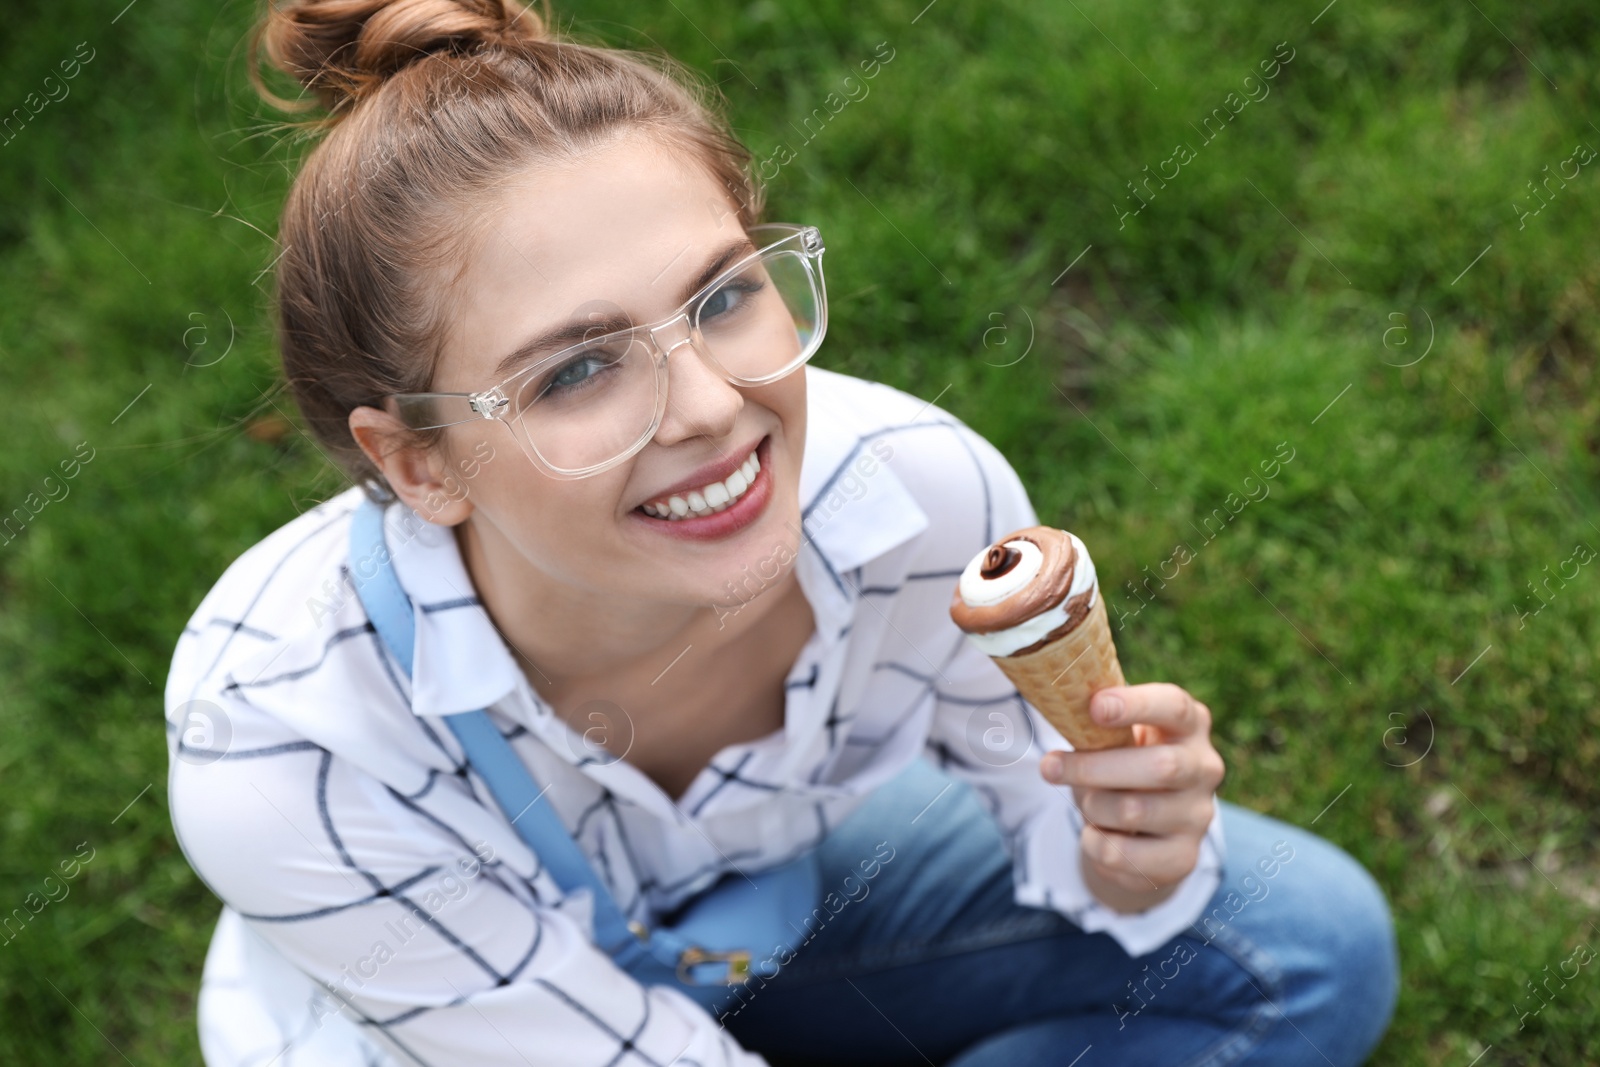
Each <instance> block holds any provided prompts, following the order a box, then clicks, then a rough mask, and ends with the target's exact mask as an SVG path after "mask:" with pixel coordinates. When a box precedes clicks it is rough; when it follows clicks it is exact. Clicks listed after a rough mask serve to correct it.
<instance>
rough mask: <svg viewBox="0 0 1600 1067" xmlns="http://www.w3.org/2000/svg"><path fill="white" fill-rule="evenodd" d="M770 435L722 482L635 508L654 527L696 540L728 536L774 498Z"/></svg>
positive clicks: (670, 495)
mask: <svg viewBox="0 0 1600 1067" xmlns="http://www.w3.org/2000/svg"><path fill="white" fill-rule="evenodd" d="M771 441H772V439H771V438H770V437H763V438H762V439H761V441H760V442H759V443H758V444H757V445H756V447H755V448H753V449H752V450H751V451H750V454H749V455H748V456H746V457H745V459H744V461H743V462H742V463H740V464H739V466H738V467H737V468H735V469H734V471H733V473H732V474H730V475H728V476H727V477H726V478H724V479H722V480H721V481H718V482H710V483H708V484H706V485H702V486H697V487H696V488H694V489H690V490H685V491H681V492H678V493H673V494H669V495H667V496H662V497H658V498H656V499H655V500H651V501H648V502H646V503H644V504H641V505H639V506H638V507H637V508H634V509H633V511H632V514H633V515H635V516H637V517H638V518H640V519H642V520H643V521H644V522H646V523H647V524H648V525H649V527H650V528H651V529H654V530H657V531H659V532H661V533H667V534H672V535H675V536H683V537H690V538H694V539H696V540H699V539H702V538H705V539H715V538H719V537H726V536H727V535H728V534H730V533H733V532H734V531H736V530H740V529H743V528H744V527H745V526H748V525H749V524H750V523H751V522H753V521H754V520H755V519H756V517H757V516H759V515H760V514H761V512H762V511H763V510H764V509H765V508H766V505H767V502H768V501H769V500H771V499H772V473H771V471H770V469H769V467H770V463H771Z"/></svg>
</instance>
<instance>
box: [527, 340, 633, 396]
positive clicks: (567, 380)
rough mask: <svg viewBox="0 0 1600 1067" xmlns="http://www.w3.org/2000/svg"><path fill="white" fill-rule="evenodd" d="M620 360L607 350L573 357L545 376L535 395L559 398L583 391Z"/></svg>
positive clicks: (620, 357) (619, 356)
mask: <svg viewBox="0 0 1600 1067" xmlns="http://www.w3.org/2000/svg"><path fill="white" fill-rule="evenodd" d="M621 360H622V356H621V355H620V354H618V353H615V352H611V351H609V350H605V351H593V352H585V353H584V354H582V355H580V356H575V357H573V358H572V359H570V360H568V361H567V362H565V363H563V364H562V365H561V366H559V367H557V368H556V369H555V370H553V371H551V372H550V373H549V374H548V375H546V376H545V378H544V381H543V384H542V385H541V386H540V388H539V391H538V393H537V395H538V396H540V397H550V396H556V397H559V396H562V395H564V394H570V393H573V392H577V391H580V390H582V389H585V388H587V387H588V386H590V385H592V384H594V380H595V379H596V378H597V377H599V376H600V375H602V374H604V373H605V372H606V371H607V370H609V369H611V368H612V367H614V366H616V365H617V364H618V363H620V362H621Z"/></svg>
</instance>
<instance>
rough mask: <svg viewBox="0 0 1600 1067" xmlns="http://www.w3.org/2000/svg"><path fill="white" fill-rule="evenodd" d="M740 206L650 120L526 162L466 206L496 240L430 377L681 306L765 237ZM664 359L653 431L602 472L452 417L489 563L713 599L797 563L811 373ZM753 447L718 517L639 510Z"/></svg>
mask: <svg viewBox="0 0 1600 1067" xmlns="http://www.w3.org/2000/svg"><path fill="white" fill-rule="evenodd" d="M737 207H738V205H737V204H736V203H735V202H734V201H733V200H732V198H731V197H730V196H729V194H728V193H727V191H726V190H724V189H722V188H721V187H719V186H718V184H717V183H716V182H715V181H714V180H713V179H712V178H711V177H710V176H709V175H708V174H707V173H705V172H704V171H702V170H701V169H700V168H698V167H696V166H694V165H693V164H692V163H691V162H689V161H687V160H684V159H681V158H680V157H679V156H678V155H677V154H674V153H669V152H668V151H666V150H664V149H663V148H661V147H660V146H659V145H658V144H657V143H656V142H654V141H652V140H651V139H649V138H648V137H646V136H641V135H637V134H629V135H625V136H623V137H622V138H620V139H619V140H617V141H615V142H613V143H612V144H610V145H609V146H607V147H605V148H602V149H599V150H597V151H594V152H592V153H590V154H588V155H585V156H584V157H582V158H581V159H579V160H578V161H576V162H572V163H567V164H561V165H558V166H553V167H552V166H541V167H539V168H536V169H532V170H530V171H528V172H527V173H526V174H525V175H524V176H522V177H521V178H519V179H517V180H514V181H513V182H512V183H510V185H509V186H507V187H506V188H504V189H503V190H501V191H500V192H499V193H498V194H497V195H496V197H495V199H494V200H493V201H491V203H490V204H489V205H488V206H487V208H486V209H485V214H484V215H483V216H482V217H481V218H479V219H473V220H469V223H468V224H469V225H474V226H479V227H481V229H482V232H483V233H484V234H486V237H485V239H484V240H482V241H481V242H479V245H480V249H481V250H480V251H478V252H477V253H476V254H475V255H474V256H473V258H471V259H470V261H469V262H467V263H466V264H465V269H464V271H463V273H462V274H461V275H460V277H459V278H458V279H457V280H456V281H455V283H454V285H453V291H454V292H455V293H457V294H460V296H459V301H458V302H457V303H456V304H455V305H454V306H453V307H452V309H451V312H450V318H451V324H450V328H449V332H448V333H447V335H446V340H445V345H444V349H443V352H442V357H441V360H440V363H439V366H438V369H437V371H436V373H435V376H434V383H433V385H434V388H435V389H436V390H439V391H443V392H470V391H476V390H481V389H487V388H489V387H490V386H493V385H495V384H498V383H499V382H500V381H502V380H503V379H504V378H505V376H506V374H505V373H504V372H501V373H497V372H496V366H497V364H499V363H500V361H501V360H502V359H504V358H505V357H506V356H507V355H509V354H510V353H512V352H514V351H516V350H517V349H518V348H519V347H520V346H522V345H523V344H524V342H526V341H528V340H529V339H531V338H534V337H536V336H539V335H541V334H544V333H546V332H547V331H550V330H553V329H556V328H558V327H560V326H563V325H566V324H569V323H573V322H578V323H583V322H585V321H587V316H588V314H589V313H590V312H591V311H592V310H593V309H595V308H597V307H603V308H605V309H606V310H607V311H609V312H615V311H617V310H618V309H620V311H621V312H622V313H623V314H625V315H626V316H627V317H628V318H629V319H630V320H631V321H632V322H634V323H640V324H642V323H651V322H656V321H659V320H660V319H662V318H665V317H666V316H668V315H671V314H672V313H673V312H675V311H676V310H677V308H678V307H679V305H680V304H682V302H683V301H684V299H685V298H686V297H687V296H688V295H689V294H690V293H692V292H693V291H695V290H697V289H698V288H699V287H700V286H701V285H703V284H704V283H706V282H708V281H710V279H711V274H713V273H715V269H714V268H715V267H716V266H717V264H719V263H720V264H723V265H726V264H727V263H729V262H731V261H732V260H736V259H738V258H739V257H740V256H742V255H745V254H747V253H749V252H750V251H753V250H754V249H753V246H751V245H750V244H749V243H748V238H747V237H746V235H745V233H744V231H743V229H742V227H741V226H740V224H739V219H738V214H737ZM685 336H687V329H686V327H685V326H684V325H682V324H679V325H677V326H675V327H673V328H672V329H671V330H670V331H668V332H667V334H665V335H663V337H662V338H661V341H662V344H663V346H664V347H670V346H671V345H672V343H673V342H674V341H677V340H679V339H681V338H682V337H685ZM667 364H668V389H667V407H666V413H665V414H664V415H663V417H662V420H661V424H660V426H659V428H658V429H657V431H656V433H655V435H654V436H653V437H652V438H651V439H650V441H649V442H648V443H647V444H646V445H645V447H644V448H643V449H642V450H641V451H640V452H638V453H637V454H635V455H634V456H632V457H630V458H629V459H628V460H626V461H624V462H623V463H622V464H620V465H619V466H617V467H614V468H612V469H611V470H608V471H605V472H604V473H601V474H597V475H593V476H590V477H587V478H581V479H577V480H563V479H556V478H553V477H551V476H549V475H547V474H546V473H545V472H544V471H543V470H541V469H540V468H538V467H536V466H535V465H534V464H533V463H532V462H531V461H530V460H529V459H528V458H527V456H526V455H525V454H524V453H523V452H522V450H521V448H520V446H519V444H518V442H517V440H516V438H515V437H514V436H513V434H512V432H510V431H509V430H508V428H507V427H506V426H504V425H502V424H497V423H492V422H488V421H484V422H477V423H469V424H466V425H463V426H457V427H452V428H451V429H449V430H447V431H445V433H446V439H445V452H444V456H445V458H446V461H447V462H449V463H451V464H452V473H453V474H455V475H456V477H457V478H459V479H461V480H462V481H463V482H464V484H465V487H466V502H467V504H469V505H470V509H471V510H470V515H469V517H468V520H467V521H468V522H470V523H472V524H473V526H472V529H471V531H470V535H471V536H475V537H476V538H477V539H478V540H479V544H480V546H481V548H482V554H483V557H484V558H485V559H486V560H488V561H489V562H490V563H491V564H493V565H495V566H497V567H502V566H503V567H506V569H507V570H509V571H510V572H511V573H508V574H506V575H504V576H501V577H504V578H505V579H507V580H511V581H517V580H518V578H519V576H520V575H519V572H520V573H521V574H522V575H525V574H526V570H525V565H524V564H526V565H528V566H531V567H532V568H535V569H537V570H539V571H543V572H544V573H545V574H547V575H549V576H550V577H551V578H552V579H555V580H558V581H560V582H563V583H568V584H570V585H573V586H576V587H578V588H579V589H580V590H588V591H592V592H594V593H596V594H598V595H602V596H606V597H616V596H623V597H632V598H643V599H648V600H658V601H669V602H675V603H693V604H702V605H703V604H708V603H712V602H719V603H724V604H726V603H729V602H730V601H732V600H735V599H737V600H740V601H743V600H748V599H750V597H751V596H752V595H755V594H757V593H758V592H760V591H761V590H760V589H757V588H754V587H753V583H754V584H765V585H771V584H774V583H775V582H776V581H777V578H776V577H774V578H770V579H766V580H765V582H764V583H763V580H762V579H760V578H755V579H753V578H752V575H755V574H757V573H758V572H759V573H760V574H762V575H770V574H773V573H774V572H775V568H776V565H777V564H783V567H782V569H781V571H778V573H779V574H780V575H781V574H782V573H786V572H787V570H788V566H787V564H788V563H789V562H790V561H792V560H793V558H794V556H795V554H796V553H797V551H798V547H799V537H798V531H799V528H800V514H799V511H800V508H799V492H798V484H799V477H800V463H801V458H802V453H803V450H804V444H805V419H806V403H805V400H806V389H805V374H804V371H803V370H797V371H795V372H793V373H792V374H790V375H788V376H787V377H785V378H783V379H781V380H779V381H777V382H774V383H772V384H770V385H766V386H762V387H760V388H746V387H736V386H734V385H731V384H730V383H729V382H728V381H727V380H726V379H724V378H722V377H720V376H719V375H718V374H717V373H716V372H715V371H714V370H713V369H712V368H711V367H710V366H708V365H707V364H706V363H705V362H704V361H703V360H702V359H701V358H700V356H699V354H698V353H697V351H696V349H695V347H694V346H693V345H690V344H683V345H679V346H678V347H676V348H675V349H674V350H673V351H672V353H671V355H670V356H669V357H668V360H667ZM641 429H643V427H641ZM752 453H754V454H755V455H756V456H757V458H758V461H759V466H760V472H759V473H757V474H756V475H755V477H754V479H753V480H752V481H751V482H750V484H749V486H748V488H746V489H745V490H744V491H743V494H742V495H741V496H739V498H738V499H737V500H736V501H735V502H734V503H732V504H730V505H729V506H728V507H727V508H726V509H725V510H723V511H721V512H720V513H718V514H716V515H713V516H710V517H708V518H700V519H695V518H693V517H691V518H689V519H687V520H684V521H677V522H674V521H670V520H668V519H664V518H660V517H656V516H654V515H651V514H649V513H647V512H646V511H645V510H644V505H646V504H654V503H655V502H660V501H664V500H666V499H668V498H669V497H671V496H673V495H676V496H680V497H682V498H684V499H685V500H687V498H688V493H689V491H690V489H694V490H696V491H699V490H701V489H703V488H704V487H706V486H708V485H710V484H711V483H716V482H724V483H725V482H726V480H727V479H728V478H729V477H730V476H731V475H733V474H734V472H735V471H736V470H740V469H741V468H742V469H743V470H744V471H746V472H748V471H749V470H751V464H749V462H748V461H749V457H750V456H751V455H752ZM490 456H492V458H490V459H489V460H488V461H487V462H482V460H483V459H484V458H485V457H490ZM737 484H738V482H737V479H736V480H735V488H737ZM458 495H459V493H458ZM478 579H479V581H480V582H481V581H482V580H483V579H482V576H478ZM730 584H731V589H732V590H736V591H737V593H736V594H735V593H734V592H731V591H730Z"/></svg>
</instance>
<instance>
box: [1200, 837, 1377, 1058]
mask: <svg viewBox="0 0 1600 1067" xmlns="http://www.w3.org/2000/svg"><path fill="white" fill-rule="evenodd" d="M1237 811H1238V814H1236V815H1235V816H1234V817H1233V818H1232V819H1230V820H1229V822H1228V823H1225V828H1224V833H1225V834H1226V835H1227V844H1228V863H1227V869H1228V871H1229V872H1230V878H1228V879H1225V880H1224V891H1226V889H1227V886H1228V882H1229V881H1240V880H1242V879H1243V878H1244V877H1246V876H1247V875H1250V874H1253V875H1254V878H1255V879H1258V880H1259V884H1260V885H1261V886H1262V887H1263V888H1262V891H1263V892H1264V893H1265V895H1264V896H1262V897H1261V900H1262V904H1263V905H1265V903H1266V901H1267V900H1268V899H1270V897H1271V896H1272V895H1277V896H1278V898H1279V899H1278V900H1277V902H1276V903H1275V904H1274V905H1273V906H1271V907H1267V906H1262V907H1259V908H1255V909H1254V912H1255V913H1254V914H1252V913H1251V910H1252V909H1251V908H1248V907H1247V908H1246V909H1245V910H1243V911H1242V912H1241V913H1240V914H1239V916H1238V918H1237V919H1236V920H1234V926H1235V929H1234V934H1235V935H1236V936H1234V937H1232V940H1234V941H1235V942H1236V944H1238V945H1248V946H1249V949H1250V951H1252V952H1253V953H1254V954H1255V955H1256V960H1257V965H1258V966H1262V967H1264V968H1265V970H1266V972H1267V973H1268V976H1269V977H1270V978H1271V979H1272V981H1271V985H1272V986H1275V987H1276V989H1277V990H1278V997H1277V998H1276V999H1277V1001H1278V1003H1276V1004H1275V1006H1276V1007H1278V1008H1279V1009H1280V1010H1281V1011H1283V1013H1284V1015H1285V1016H1286V1017H1288V1018H1290V1019H1293V1020H1294V1022H1295V1025H1296V1026H1297V1027H1299V1028H1300V1029H1302V1030H1303V1031H1305V1037H1306V1038H1307V1039H1309V1040H1312V1041H1313V1043H1314V1044H1317V1045H1318V1048H1319V1050H1320V1051H1322V1052H1323V1054H1324V1055H1326V1056H1327V1057H1328V1058H1329V1059H1331V1060H1332V1061H1333V1062H1335V1063H1359V1062H1361V1060H1362V1059H1363V1058H1364V1057H1365V1056H1366V1055H1367V1054H1368V1053H1369V1052H1370V1051H1371V1049H1372V1047H1373V1046H1375V1045H1376V1044H1377V1042H1378V1039H1379V1038H1380V1037H1382V1036H1383V1032H1384V1031H1385V1030H1386V1029H1387V1028H1388V1024H1389V1020H1390V1018H1391V1016H1392V1015H1393V1011H1394V1004H1395V999H1396V997H1397V995H1398V992H1399V957H1398V953H1397V950H1396V947H1395V935H1394V922H1393V919H1392V917H1391V914H1390V911H1389V904H1388V901H1387V900H1386V899H1385V897H1384V894H1383V890H1382V889H1381V888H1380V887H1379V886H1378V883H1377V882H1376V880H1374V879H1373V877H1372V875H1371V874H1369V873H1368V872H1367V870H1366V868H1364V867H1363V866H1361V864H1360V863H1358V862H1357V861H1356V860H1355V859H1354V858H1352V857H1351V856H1350V855H1349V854H1348V853H1346V852H1345V851H1344V850H1343V849H1341V848H1339V847H1338V846H1336V845H1334V844H1333V843H1331V842H1329V841H1327V840H1325V839H1323V838H1320V837H1318V836H1316V835H1315V834H1312V833H1310V832H1309V831H1306V830H1302V829H1300V828H1299V827H1295V826H1291V825H1289V824H1287V823H1283V822H1279V821H1278V820H1275V819H1270V818H1268V817H1266V816H1262V815H1258V814H1256V813H1254V812H1244V811H1242V809H1237ZM1256 851H1261V852H1262V853H1263V854H1264V855H1270V856H1272V857H1273V858H1274V860H1275V861H1276V868H1274V867H1273V865H1267V866H1264V867H1263V866H1261V865H1258V864H1256V863H1255V852H1256ZM1247 865H1249V866H1252V867H1254V870H1252V871H1246V870H1245V867H1246V866H1247ZM1267 870H1273V871H1274V873H1275V877H1273V878H1271V879H1268V878H1266V877H1265V875H1264V871H1267ZM1234 871H1238V872H1240V873H1239V874H1236V875H1235V874H1233V873H1232V872H1234ZM1220 895H1222V894H1221V892H1219V896H1220ZM1201 925H1202V928H1204V920H1202V924H1201ZM1221 940H1222V941H1227V940H1230V938H1229V937H1228V936H1224V937H1222V938H1221ZM1219 947H1220V946H1219ZM1313 1033H1315V1034H1317V1035H1319V1036H1318V1037H1312V1034H1313ZM1296 1040H1298V1038H1297V1039H1296Z"/></svg>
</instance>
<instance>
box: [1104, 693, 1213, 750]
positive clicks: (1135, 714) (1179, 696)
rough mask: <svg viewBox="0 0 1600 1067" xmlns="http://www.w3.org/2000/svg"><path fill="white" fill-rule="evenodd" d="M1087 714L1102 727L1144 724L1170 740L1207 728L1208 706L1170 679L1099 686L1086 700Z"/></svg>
mask: <svg viewBox="0 0 1600 1067" xmlns="http://www.w3.org/2000/svg"><path fill="white" fill-rule="evenodd" d="M1089 714H1090V715H1092V716H1093V717H1094V719H1095V721H1096V722H1099V723H1102V724H1104V725H1106V726H1123V725H1129V724H1132V723H1146V724H1147V725H1150V726H1155V727H1158V728H1159V729H1160V730H1162V731H1163V732H1164V733H1165V734H1166V735H1167V736H1169V737H1171V738H1173V739H1174V740H1176V739H1179V738H1184V737H1190V736H1192V735H1195V734H1200V735H1205V734H1207V733H1209V732H1210V730H1211V709H1210V708H1208V707H1206V706H1205V705H1204V704H1202V703H1200V701H1198V700H1196V699H1195V698H1194V697H1192V696H1190V695H1189V693H1188V691H1187V690H1185V689H1183V688H1181V687H1180V686H1176V685H1173V684H1172V683H1171V682H1145V683H1143V684H1142V685H1119V686H1113V687H1111V688H1109V689H1101V690H1099V691H1098V692H1096V693H1095V695H1094V699H1093V700H1092V701H1091V702H1090V705H1089Z"/></svg>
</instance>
